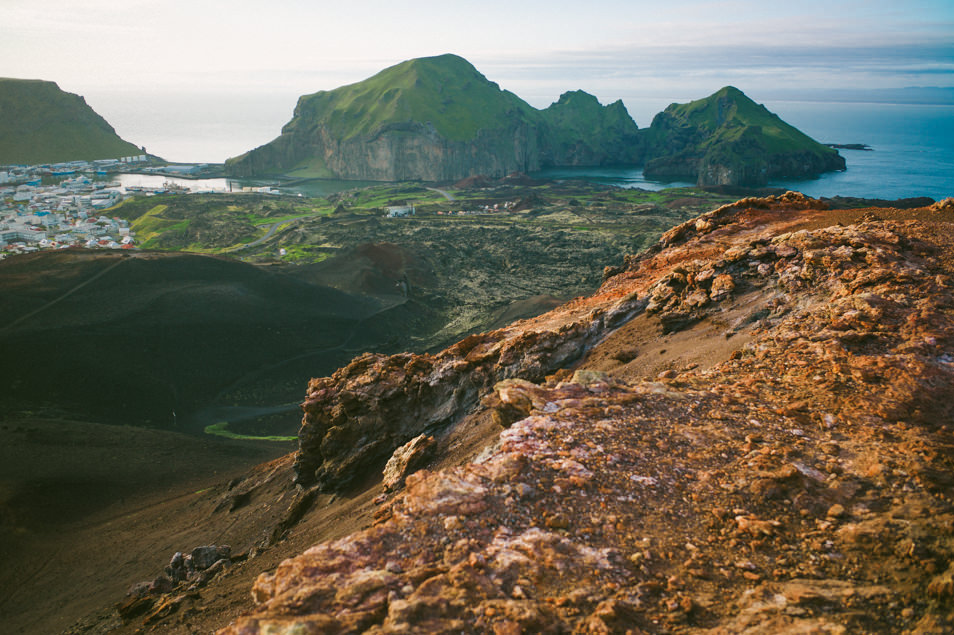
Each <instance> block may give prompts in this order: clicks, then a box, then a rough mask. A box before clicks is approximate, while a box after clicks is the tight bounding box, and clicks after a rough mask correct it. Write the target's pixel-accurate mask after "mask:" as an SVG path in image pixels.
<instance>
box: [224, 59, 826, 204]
mask: <svg viewBox="0 0 954 635" xmlns="http://www.w3.org/2000/svg"><path fill="white" fill-rule="evenodd" d="M609 165H621V166H644V167H645V170H646V174H647V176H650V177H652V178H658V179H661V180H667V179H669V180H686V179H691V180H694V181H695V182H696V183H698V184H699V185H749V186H752V185H763V184H765V183H766V182H767V181H768V180H769V179H772V178H812V177H816V176H818V175H819V174H821V173H823V172H827V171H832V170H843V169H845V162H844V159H843V158H842V157H841V156H840V155H839V154H838V152H837V151H836V150H834V149H832V148H829V147H826V146H824V145H822V144H820V143H818V142H816V141H814V140H813V139H811V138H810V137H808V136H807V135H805V134H803V133H801V132H799V131H798V130H796V129H795V128H793V127H792V126H790V125H788V124H786V123H785V122H784V121H782V120H781V119H780V118H779V117H778V116H776V115H774V114H772V113H770V112H769V111H768V110H767V109H765V107H764V106H760V105H758V104H756V103H755V102H753V101H752V100H751V99H749V98H748V97H746V96H745V95H744V94H743V93H742V91H740V90H738V89H736V88H733V87H726V88H723V89H721V90H720V91H718V92H716V93H715V94H713V95H711V96H709V97H707V98H705V99H702V100H699V101H694V102H691V103H689V104H673V105H671V106H669V107H668V108H667V109H666V110H665V111H664V112H663V113H660V114H659V115H657V116H656V118H655V119H654V120H653V122H652V125H651V126H650V127H649V128H646V129H639V128H638V127H637V125H636V122H634V121H633V119H632V117H630V115H629V113H628V112H627V111H626V108H625V106H624V105H623V103H622V102H621V101H616V102H614V103H612V104H610V105H608V106H603V105H601V104H600V103H599V101H598V100H597V99H596V97H594V96H592V95H589V94H587V93H585V92H583V91H571V92H567V93H564V94H563V95H562V96H561V97H560V98H559V100H558V101H557V102H555V103H554V104H552V105H551V106H549V107H548V108H546V109H543V110H538V109H536V108H533V107H532V106H530V105H529V104H528V103H526V102H525V101H523V100H522V99H520V98H519V97H517V96H516V95H514V94H513V93H511V92H509V91H505V90H501V89H500V87H499V86H498V85H497V84H495V83H494V82H491V81H489V80H488V79H487V78H486V77H484V76H483V75H482V74H481V73H480V72H479V71H478V70H477V69H476V68H474V66H473V65H472V64H470V62H468V61H467V60H465V59H463V58H462V57H459V56H457V55H440V56H437V57H427V58H420V59H413V60H408V61H406V62H402V63H400V64H397V65H396V66H392V67H390V68H387V69H385V70H383V71H381V72H380V73H378V74H377V75H374V76H373V77H371V78H369V79H366V80H364V81H362V82H358V83H356V84H351V85H348V86H342V87H340V88H337V89H334V90H331V91H321V92H317V93H314V94H311V95H305V96H303V97H301V98H299V100H298V105H297V106H296V108H295V113H294V115H293V117H292V120H291V121H290V122H289V123H288V124H286V125H285V126H284V128H283V129H282V133H281V135H280V136H279V137H278V138H276V139H274V140H273V141H271V142H270V143H267V144H265V145H263V146H261V147H259V148H256V149H254V150H250V151H249V152H246V153H245V154H243V155H241V156H238V157H234V158H232V159H229V160H228V161H226V172H227V173H228V174H229V175H231V176H265V175H277V174H286V175H289V176H293V177H298V178H322V177H324V178H339V179H367V180H379V181H405V180H421V181H449V180H457V179H463V178H467V177H472V176H476V175H486V176H492V177H499V176H504V175H506V174H509V173H511V172H517V171H519V172H533V171H536V170H540V169H543V168H549V167H583V166H609Z"/></svg>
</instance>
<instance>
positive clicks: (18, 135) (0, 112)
mask: <svg viewBox="0 0 954 635" xmlns="http://www.w3.org/2000/svg"><path fill="white" fill-rule="evenodd" d="M138 154H142V150H140V149H139V148H137V147H136V146H134V145H133V144H131V143H129V142H128V141H124V140H123V139H121V138H120V137H119V135H117V134H116V131H115V130H114V129H113V127H112V126H110V125H109V124H108V123H107V122H106V120H105V119H103V118H102V117H100V116H99V115H98V114H96V112H94V111H93V109H92V108H90V107H89V106H88V105H87V103H86V101H85V100H84V99H83V98H82V97H80V96H79V95H74V94H73V93H67V92H64V91H62V90H60V87H59V86H57V85H56V84H55V83H53V82H46V81H40V80H26V79H5V78H0V164H39V163H58V162H64V161H77V160H85V161H89V160H94V159H115V158H119V157H123V156H131V155H138Z"/></svg>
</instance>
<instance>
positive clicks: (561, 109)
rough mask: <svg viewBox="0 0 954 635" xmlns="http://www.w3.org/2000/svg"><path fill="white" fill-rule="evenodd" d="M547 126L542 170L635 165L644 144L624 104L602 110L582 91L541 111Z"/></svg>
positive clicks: (561, 97) (569, 95)
mask: <svg viewBox="0 0 954 635" xmlns="http://www.w3.org/2000/svg"><path fill="white" fill-rule="evenodd" d="M542 114H543V116H544V117H545V119H546V122H547V124H548V138H547V142H546V144H545V154H544V157H543V158H542V160H541V163H542V164H543V167H552V166H561V167H562V166H593V165H636V164H638V163H640V162H641V160H642V155H643V147H642V146H643V144H642V140H641V139H640V136H639V132H640V131H639V129H638V128H637V126H636V122H634V121H633V119H632V117H630V116H629V113H628V112H627V111H626V106H624V105H623V102H622V101H615V102H613V103H612V104H610V105H608V106H603V105H601V104H600V102H599V101H597V99H596V97H594V96H593V95H590V94H588V93H585V92H583V91H582V90H576V91H571V92H566V93H563V94H562V95H560V99H559V100H557V101H556V102H555V103H553V104H551V105H550V106H549V107H548V108H546V109H545V110H543V111H542Z"/></svg>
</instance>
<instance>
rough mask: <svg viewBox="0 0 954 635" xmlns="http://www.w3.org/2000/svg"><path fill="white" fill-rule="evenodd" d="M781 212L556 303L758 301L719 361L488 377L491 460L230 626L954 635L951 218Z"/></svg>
mask: <svg viewBox="0 0 954 635" xmlns="http://www.w3.org/2000/svg"><path fill="white" fill-rule="evenodd" d="M790 202H791V203H792V204H791V206H790V207H789V208H786V205H785V203H784V201H781V202H780V200H779V199H773V201H770V203H771V204H767V203H766V204H763V203H759V202H756V203H751V204H739V205H737V206H736V207H735V209H733V210H728V211H725V210H723V212H721V213H720V214H716V220H718V223H712V221H713V217H709V218H706V217H702V218H701V219H699V220H698V221H696V222H695V223H694V224H693V225H691V226H686V227H683V228H682V229H679V228H677V230H674V232H675V233H672V234H671V235H668V238H664V239H663V243H664V244H663V246H662V247H660V248H659V249H656V250H654V251H653V252H652V253H650V254H647V255H646V256H644V257H641V258H637V259H631V260H630V261H629V263H628V264H627V266H626V267H624V268H621V269H620V270H617V271H612V272H610V274H611V276H610V278H609V279H608V280H607V282H606V283H605V285H604V287H603V289H601V292H600V293H599V294H597V295H596V296H594V297H593V298H591V299H588V300H586V301H583V300H581V301H578V302H577V303H575V304H574V305H571V306H572V307H573V308H566V307H565V308H563V309H561V310H562V311H564V313H563V315H567V314H568V312H573V311H576V313H575V315H580V313H581V312H584V313H585V311H584V307H586V310H589V311H596V309H597V307H598V306H600V305H601V303H603V304H602V306H606V305H607V304H606V303H607V302H609V300H608V298H611V297H613V298H616V300H615V301H616V302H618V301H619V298H622V297H629V298H632V296H633V295H635V296H636V298H637V299H636V300H632V299H631V300H630V302H635V303H636V304H633V306H637V305H638V304H639V303H640V302H641V303H643V304H642V305H641V306H642V307H645V311H646V312H647V313H651V314H652V315H654V316H656V317H657V318H658V319H659V323H660V325H661V327H662V328H663V330H665V329H667V328H668V329H670V330H672V329H681V328H686V327H687V325H690V324H692V323H693V322H694V321H697V320H700V319H704V318H705V317H707V316H709V317H711V316H714V315H717V314H718V313H719V311H720V310H721V309H720V307H722V306H725V305H726V303H728V302H731V300H732V299H733V298H734V297H737V296H738V295H739V294H743V293H750V292H753V291H756V292H757V293H756V294H755V295H756V296H757V297H758V298H759V299H760V300H759V301H760V302H761V303H762V304H761V305H760V306H759V307H757V308H758V310H757V311H755V314H756V315H755V317H754V319H753V320H751V321H749V322H747V323H746V326H745V328H748V329H750V332H751V333H750V334H751V338H749V339H747V340H746V342H747V343H746V344H744V345H743V346H741V347H740V348H739V349H738V350H736V352H734V353H733V354H732V355H731V357H730V358H729V359H728V360H726V361H723V362H722V363H719V364H716V365H714V366H712V367H709V368H706V369H701V368H695V369H693V368H686V369H681V370H676V371H671V372H667V373H664V374H663V375H662V376H661V377H658V378H653V379H647V380H642V381H639V380H633V379H625V378H622V376H621V375H620V374H618V373H615V372H614V371H613V369H612V368H611V369H609V370H608V371H594V370H587V360H588V359H589V358H590V357H592V356H594V355H595V354H596V353H597V352H599V349H600V344H599V343H597V344H596V345H595V347H594V348H593V349H592V350H591V351H590V352H589V354H588V355H587V356H586V357H584V359H583V360H582V362H581V363H580V364H578V370H577V371H576V372H575V373H573V374H572V376H571V375H570V373H568V372H561V373H557V374H555V375H550V376H548V377H546V378H541V377H526V378H523V379H518V378H511V379H508V380H507V381H503V382H499V383H496V384H495V391H494V394H493V396H492V397H490V398H487V399H486V400H485V403H487V404H488V405H489V406H491V407H493V408H495V409H496V410H498V411H501V412H504V413H506V415H507V416H505V417H501V419H500V420H501V422H502V423H505V424H510V425H509V427H508V428H506V429H505V430H504V431H503V432H502V433H501V434H500V436H499V439H498V441H497V443H496V444H494V445H493V446H492V447H490V448H488V449H487V450H486V451H485V452H484V453H483V454H482V455H481V457H480V458H478V459H477V460H475V461H473V462H470V463H468V464H466V465H464V466H461V467H456V468H450V469H445V470H441V471H427V470H423V471H420V472H417V473H415V474H412V475H411V476H409V477H408V478H407V487H406V490H405V491H404V492H403V494H400V495H398V496H396V497H395V498H393V499H392V500H391V501H390V502H387V503H385V507H384V508H383V509H382V511H381V513H380V515H379V516H380V521H379V523H378V524H377V525H376V526H374V527H371V528H369V529H367V530H365V531H362V532H358V533H356V534H354V535H351V536H349V537H347V538H344V539H341V540H338V541H335V542H330V543H324V544H320V545H318V546H315V547H313V548H311V549H309V550H308V551H306V552H305V553H303V554H301V555H300V556H297V557H295V558H292V559H289V560H286V561H285V562H284V563H282V564H281V565H280V566H279V567H278V568H277V569H276V570H275V571H272V572H269V573H266V574H264V575H262V576H260V577H259V579H258V581H257V582H256V583H255V586H254V589H253V595H254V597H255V600H256V602H257V603H258V604H259V606H258V608H257V609H256V610H255V611H254V613H253V614H252V615H250V616H248V617H245V618H242V619H240V620H238V621H237V622H235V623H234V624H232V625H231V626H229V627H228V628H226V629H225V630H224V631H223V633H228V634H239V633H241V634H251V633H312V632H314V633H318V632H322V633H325V632H355V631H368V632H380V633H383V632H491V631H493V632H626V631H627V630H631V631H633V632H639V631H649V632H663V631H667V632H704V631H711V632H751V633H757V632H759V633H761V632H832V633H837V632H845V633H847V632H912V633H913V632H920V633H942V632H950V630H951V629H952V628H954V619H952V617H954V616H952V612H954V582H952V580H954V577H952V576H954V565H951V564H950V563H951V560H952V556H954V538H952V536H954V532H952V528H954V509H952V500H951V496H952V485H954V471H952V467H954V466H952V458H951V457H952V456H954V454H952V452H951V450H952V437H951V435H952V430H954V428H952V422H954V418H952V414H954V413H952V408H954V319H952V318H954V296H952V291H954V286H952V283H951V280H952V279H951V277H950V276H951V275H952V266H951V262H954V259H952V255H954V241H952V238H951V236H952V234H951V232H950V222H951V221H952V220H954V209H952V207H954V205H951V204H950V203H949V202H948V203H944V204H938V205H936V206H935V207H934V208H932V209H928V210H922V212H924V214H922V216H925V215H926V218H927V220H921V221H917V222H915V221H905V220H892V221H880V220H876V216H877V214H876V213H871V214H868V215H867V218H869V219H870V220H861V221H860V222H852V223H851V224H847V225H844V226H839V225H832V224H831V223H830V222H829V223H828V225H827V226H826V223H825V222H823V221H824V219H825V218H826V216H825V215H826V214H830V213H829V212H824V211H821V210H817V209H812V208H811V206H810V205H809V206H807V207H806V206H805V205H801V204H800V203H798V201H796V200H795V199H794V198H790ZM932 215H933V216H932ZM845 218H846V219H847V217H845ZM849 220H850V219H849ZM856 220H857V219H856ZM829 221H831V219H830V218H829ZM706 223H711V224H710V226H709V227H706V226H705V225H706ZM799 225H801V226H805V227H811V228H810V229H799ZM667 241H668V243H667ZM601 298H602V299H601ZM561 310H558V311H557V312H555V313H554V314H550V315H548V316H543V317H542V318H540V319H539V322H538V323H537V324H538V326H539V324H544V323H548V322H549V323H553V321H554V320H555V319H557V318H556V317H555V316H556V315H558V314H559V311H561ZM595 314H596V313H594V315H595ZM667 316H669V318H670V319H669V321H668V326H667V322H666V318H667ZM512 328H519V329H528V328H529V324H524V325H522V326H519V327H512ZM512 332H513V331H511V333H512ZM720 336H721V337H732V336H733V330H732V329H727V330H726V332H725V333H724V334H722V335H720ZM458 346H460V345H458ZM620 364H621V367H622V366H624V365H625V364H624V362H622V361H621V362H620ZM543 372H546V371H543ZM379 376H380V373H378V374H375V373H370V374H366V375H364V377H366V378H367V381H369V382H373V381H374V380H375V379H376V378H377V377H379ZM463 376H464V375H461V377H463ZM498 379H501V377H499V376H498V377H493V378H492V379H491V378H490V377H488V378H487V379H485V381H486V382H487V383H488V384H489V383H490V382H491V381H497V380H498ZM352 381H355V382H356V381H358V379H357V375H355V376H354V377H352ZM455 381H457V380H456V379H455ZM313 386H315V384H314V383H313ZM319 386H320V384H319ZM511 421H512V422H513V423H512V424H511V423H510V422H511Z"/></svg>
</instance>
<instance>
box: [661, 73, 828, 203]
mask: <svg viewBox="0 0 954 635" xmlns="http://www.w3.org/2000/svg"><path fill="white" fill-rule="evenodd" d="M643 133H644V135H643V136H644V139H645V143H646V155H645V156H646V165H645V170H644V171H645V175H646V176H647V177H649V178H654V179H661V180H679V179H686V180H692V181H695V182H696V183H697V184H698V185H743V186H759V185H765V184H766V183H767V182H768V181H769V180H770V179H782V178H790V179H806V178H814V177H817V176H818V175H819V174H822V173H824V172H831V171H837V170H844V169H845V160H844V158H842V157H841V155H839V154H838V152H837V151H836V150H834V149H832V148H829V147H827V146H824V145H822V144H820V143H818V142H817V141H815V140H813V139H811V138H810V137H808V136H807V135H805V134H804V133H802V132H800V131H799V130H797V129H795V128H794V127H792V126H790V125H789V124H787V123H785V122H784V121H782V120H781V119H780V118H779V117H778V116H777V115H775V114H773V113H771V112H769V111H768V110H767V109H766V108H765V107H764V106H761V105H758V104H756V103H755V102H754V101H752V100H751V99H749V98H748V97H746V96H745V94H743V93H742V91H740V90H738V89H737V88H734V87H732V86H727V87H725V88H722V89H721V90H719V91H717V92H716V93H714V94H712V95H710V96H709V97H707V98H705V99H700V100H698V101H693V102H690V103H688V104H672V105H671V106H669V107H668V108H666V110H664V111H663V112H661V113H660V114H658V115H656V117H655V118H654V119H653V122H652V125H651V126H650V127H649V128H648V129H646V130H644V131H643Z"/></svg>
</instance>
